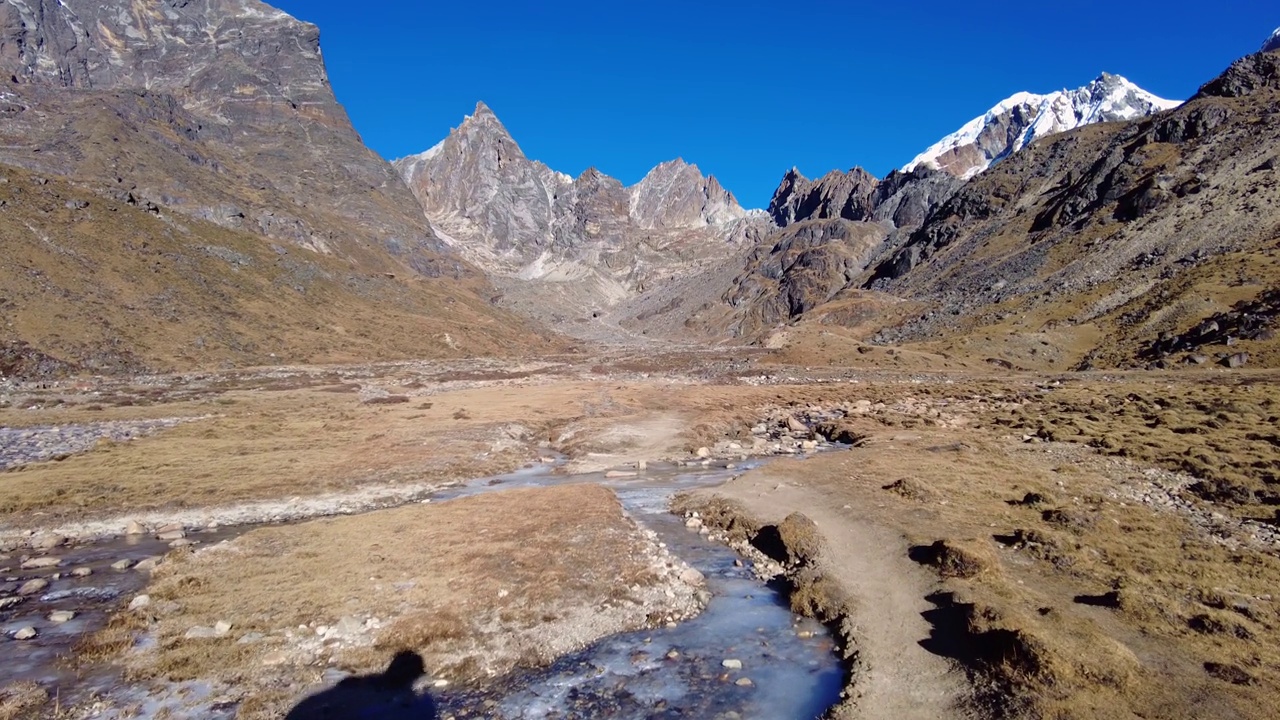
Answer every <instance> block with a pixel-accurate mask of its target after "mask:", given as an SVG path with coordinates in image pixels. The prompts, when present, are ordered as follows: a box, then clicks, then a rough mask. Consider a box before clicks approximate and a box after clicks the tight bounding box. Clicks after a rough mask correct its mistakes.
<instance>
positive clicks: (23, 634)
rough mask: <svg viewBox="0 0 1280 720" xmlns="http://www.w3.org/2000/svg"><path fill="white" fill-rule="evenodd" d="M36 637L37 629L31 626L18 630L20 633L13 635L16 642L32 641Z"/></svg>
mask: <svg viewBox="0 0 1280 720" xmlns="http://www.w3.org/2000/svg"><path fill="white" fill-rule="evenodd" d="M35 636H36V629H35V628H33V627H31V626H30V625H27V626H25V627H21V628H18V631H17V632H15V633H14V634H13V639H14V640H30V639H31V638H33V637H35Z"/></svg>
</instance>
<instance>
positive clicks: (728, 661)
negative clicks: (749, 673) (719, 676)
mask: <svg viewBox="0 0 1280 720" xmlns="http://www.w3.org/2000/svg"><path fill="white" fill-rule="evenodd" d="M720 666H721V667H723V668H725V669H727V670H741V669H742V661H741V660H738V659H737V658H725V659H724V660H721V661H720Z"/></svg>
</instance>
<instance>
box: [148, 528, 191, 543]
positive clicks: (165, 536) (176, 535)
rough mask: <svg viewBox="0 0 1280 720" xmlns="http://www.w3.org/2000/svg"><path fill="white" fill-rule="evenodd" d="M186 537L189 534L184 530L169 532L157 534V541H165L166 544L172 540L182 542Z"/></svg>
mask: <svg viewBox="0 0 1280 720" xmlns="http://www.w3.org/2000/svg"><path fill="white" fill-rule="evenodd" d="M186 536H187V533H186V532H184V531H182V530H167V531H165V532H162V533H156V539H157V540H163V541H166V542H167V541H170V540H181V539H183V538H185V537H186Z"/></svg>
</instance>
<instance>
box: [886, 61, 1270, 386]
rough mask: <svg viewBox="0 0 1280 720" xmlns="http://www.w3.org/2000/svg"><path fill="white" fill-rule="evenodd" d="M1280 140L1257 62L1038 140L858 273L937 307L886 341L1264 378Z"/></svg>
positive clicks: (1023, 362) (1065, 363) (1021, 359)
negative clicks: (1161, 105) (1179, 97)
mask: <svg viewBox="0 0 1280 720" xmlns="http://www.w3.org/2000/svg"><path fill="white" fill-rule="evenodd" d="M1278 141H1280V55H1277V54H1275V53H1264V54H1258V55H1253V56H1249V57H1246V58H1244V59H1242V60H1240V61H1238V62H1237V63H1235V64H1234V65H1233V66H1232V67H1231V68H1230V69H1229V70H1228V71H1227V72H1226V73H1224V75H1223V76H1222V77H1220V78H1218V79H1216V80H1214V81H1212V82H1210V83H1208V84H1206V85H1205V86H1204V88H1203V89H1202V90H1201V92H1200V93H1199V94H1197V95H1196V97H1194V98H1192V100H1191V101H1189V102H1188V103H1186V104H1185V105H1183V106H1181V107H1179V108H1178V109H1176V110H1172V111H1168V112H1165V113H1161V114H1159V115H1156V116H1154V117H1151V118H1146V119H1142V120H1139V121H1134V122H1130V123H1123V124H1122V123H1104V124H1099V125H1093V126H1089V127H1084V128H1080V129H1079V130H1076V131H1073V132H1070V133H1066V134H1064V135H1061V136H1055V137H1053V138H1049V139H1046V140H1044V141H1041V142H1037V143H1035V144H1033V145H1032V146H1030V147H1028V148H1026V149H1024V150H1023V151H1022V152H1020V153H1018V154H1017V155H1015V156H1013V157H1011V158H1009V159H1008V160H1007V161H1005V162H1003V163H1000V164H999V165H997V166H995V167H993V168H991V169H990V170H988V171H986V172H984V173H982V174H981V175H979V176H977V177H976V178H974V179H973V180H972V181H971V182H969V183H968V184H967V185H965V186H964V187H963V188H962V189H961V190H960V191H959V192H957V193H956V194H955V195H954V196H952V197H951V198H950V199H949V200H948V201H947V202H945V203H944V204H943V205H942V206H941V207H939V208H938V209H937V210H935V211H934V213H933V214H932V215H931V216H930V218H929V219H928V221H926V222H925V224H924V225H923V226H922V227H921V228H920V229H919V230H918V231H916V232H915V233H913V234H912V235H911V236H910V237H909V239H907V240H906V242H905V243H904V244H903V245H902V246H901V247H900V248H897V249H896V250H894V251H893V252H892V254H890V255H888V256H887V257H886V258H885V259H884V260H883V261H882V262H880V263H879V264H878V265H876V266H875V267H874V269H873V270H872V271H871V272H869V273H868V274H867V275H866V276H865V277H864V278H863V282H864V285H865V286H866V287H870V288H875V289H879V290H883V291H886V292H889V293H891V294H894V295H897V296H900V297H905V298H909V299H912V300H917V301H923V302H927V303H928V304H929V305H931V306H932V309H931V310H927V311H925V312H923V313H921V314H920V315H919V316H918V317H915V318H912V319H911V320H909V321H908V322H905V323H902V324H898V325H897V326H896V327H894V328H891V329H889V330H886V331H884V332H882V333H880V335H879V338H878V339H879V340H881V341H885V342H920V341H933V342H937V343H939V346H940V348H942V349H944V350H951V351H965V350H966V349H967V350H976V349H978V348H984V350H982V351H983V352H991V353H992V354H996V355H999V356H1000V357H1002V358H1004V359H1005V360H1006V361H1008V362H1011V363H1013V364H1014V365H1018V366H1027V367H1052V368H1068V367H1089V366H1111V367H1114V366H1145V365H1147V364H1161V365H1168V366H1173V365H1177V364H1190V365H1198V364H1203V363H1208V362H1223V363H1224V364H1225V363H1226V362H1227V358H1228V357H1229V356H1231V355H1234V354H1236V353H1239V352H1246V353H1248V354H1249V360H1248V362H1249V363H1250V364H1251V365H1268V366H1271V365H1274V364H1275V363H1276V362H1280V344H1278V343H1277V342H1276V341H1275V336H1274V332H1273V331H1272V330H1271V328H1272V326H1273V324H1274V316H1275V313H1274V312H1273V310H1272V309H1271V308H1272V304H1271V303H1269V302H1267V301H1266V300H1265V294H1266V293H1268V292H1274V290H1275V289H1276V288H1277V287H1280V247H1278V243H1277V241H1278V240H1280V175H1277V169H1278V168H1280V155H1277V151H1276V147H1277V142H1278ZM1260 299H1261V300H1262V302H1259V300H1260ZM1250 303H1252V305H1250ZM1242 313H1243V314H1244V315H1245V317H1241V314H1242ZM1206 321H1214V322H1215V323H1216V326H1217V327H1222V326H1224V325H1226V324H1229V323H1234V325H1235V326H1237V327H1238V328H1239V331H1238V332H1236V333H1234V334H1232V333H1225V332H1219V331H1218V330H1217V329H1216V328H1215V329H1210V326H1209V325H1208V324H1207V323H1206ZM1202 323H1205V324H1204V325H1203V326H1202ZM1196 328H1201V330H1196ZM1175 337H1176V338H1181V339H1180V340H1179V341H1173V338H1175ZM1199 340H1203V342H1199ZM1162 343H1163V344H1162Z"/></svg>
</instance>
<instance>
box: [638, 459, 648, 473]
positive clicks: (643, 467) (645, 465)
mask: <svg viewBox="0 0 1280 720" xmlns="http://www.w3.org/2000/svg"><path fill="white" fill-rule="evenodd" d="M648 469H649V463H648V462H647V461H645V460H641V461H640V462H638V463H636V470H639V471H640V472H644V471H645V470H648Z"/></svg>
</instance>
